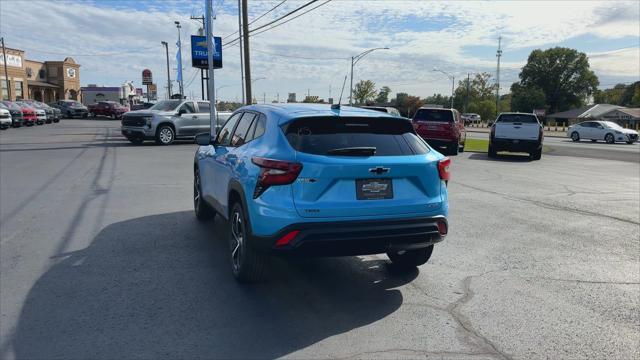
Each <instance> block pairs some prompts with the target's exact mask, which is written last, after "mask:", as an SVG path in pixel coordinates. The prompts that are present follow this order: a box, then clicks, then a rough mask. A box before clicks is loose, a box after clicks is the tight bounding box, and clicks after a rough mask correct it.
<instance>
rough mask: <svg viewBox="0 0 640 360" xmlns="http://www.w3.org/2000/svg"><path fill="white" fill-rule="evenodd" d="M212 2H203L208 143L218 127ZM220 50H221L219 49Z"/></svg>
mask: <svg viewBox="0 0 640 360" xmlns="http://www.w3.org/2000/svg"><path fill="white" fill-rule="evenodd" d="M212 1H213V0H205V2H206V3H205V11H206V14H205V15H206V18H205V24H204V30H205V33H206V37H205V39H206V41H207V74H208V76H207V77H208V78H209V79H208V80H207V93H208V94H209V96H210V97H209V102H210V105H209V107H210V109H211V110H210V111H209V136H210V141H213V140H214V139H215V138H216V136H217V134H216V125H218V121H217V120H218V113H217V108H216V88H215V82H214V81H215V74H214V71H213V53H214V51H215V50H216V49H214V45H215V44H214V42H213V19H212V17H213V16H212V14H211V12H212V8H213V6H212ZM220 50H222V49H220Z"/></svg>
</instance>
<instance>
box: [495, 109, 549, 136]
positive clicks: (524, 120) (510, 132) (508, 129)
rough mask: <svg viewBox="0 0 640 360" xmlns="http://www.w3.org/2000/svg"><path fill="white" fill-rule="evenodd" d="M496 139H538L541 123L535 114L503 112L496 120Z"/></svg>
mask: <svg viewBox="0 0 640 360" xmlns="http://www.w3.org/2000/svg"><path fill="white" fill-rule="evenodd" d="M494 137H495V138H496V139H512V140H538V138H539V137H540V123H538V119H537V118H536V117H535V116H534V115H533V114H502V115H500V117H499V118H498V119H497V120H496V124H495V135H494Z"/></svg>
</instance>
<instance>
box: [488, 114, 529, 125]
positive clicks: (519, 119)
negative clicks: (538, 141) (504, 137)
mask: <svg viewBox="0 0 640 360" xmlns="http://www.w3.org/2000/svg"><path fill="white" fill-rule="evenodd" d="M496 122H513V123H523V124H537V123H538V119H536V117H535V115H529V114H502V115H500V116H499V117H498V120H496Z"/></svg>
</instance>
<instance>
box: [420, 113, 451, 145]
mask: <svg viewBox="0 0 640 360" xmlns="http://www.w3.org/2000/svg"><path fill="white" fill-rule="evenodd" d="M413 126H414V128H415V129H416V132H417V133H418V135H420V136H422V137H423V138H425V139H451V138H452V133H453V130H452V126H453V113H452V112H451V110H449V109H418V111H417V112H416V114H415V115H414V116H413Z"/></svg>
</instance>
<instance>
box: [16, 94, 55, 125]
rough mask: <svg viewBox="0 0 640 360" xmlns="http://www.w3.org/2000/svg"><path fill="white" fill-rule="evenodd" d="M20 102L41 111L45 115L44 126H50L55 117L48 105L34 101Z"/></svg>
mask: <svg viewBox="0 0 640 360" xmlns="http://www.w3.org/2000/svg"><path fill="white" fill-rule="evenodd" d="M22 101H23V102H24V103H27V104H29V105H31V106H32V107H34V108H36V109H40V110H43V111H44V113H45V120H44V122H45V124H51V123H52V122H53V120H54V118H55V115H54V113H53V109H52V108H51V107H50V106H49V105H47V104H45V103H42V102H40V101H35V100H22Z"/></svg>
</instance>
